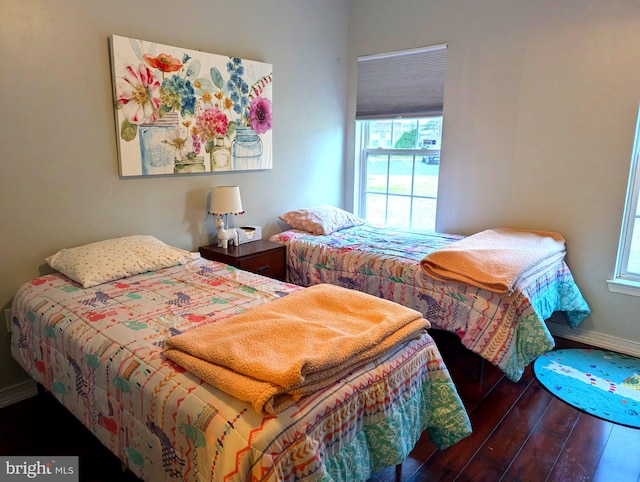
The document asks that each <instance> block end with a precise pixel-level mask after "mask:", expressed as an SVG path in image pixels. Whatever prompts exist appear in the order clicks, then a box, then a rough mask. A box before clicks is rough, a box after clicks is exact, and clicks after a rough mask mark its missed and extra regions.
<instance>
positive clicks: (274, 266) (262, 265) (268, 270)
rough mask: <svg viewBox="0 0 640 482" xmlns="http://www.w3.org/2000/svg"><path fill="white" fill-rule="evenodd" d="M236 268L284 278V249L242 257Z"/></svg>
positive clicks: (280, 278)
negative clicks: (246, 257)
mask: <svg viewBox="0 0 640 482" xmlns="http://www.w3.org/2000/svg"><path fill="white" fill-rule="evenodd" d="M238 268H240V269H244V270H245V271H251V272H252V273H258V274H262V275H264V276H269V277H270V278H276V279H279V280H284V279H285V276H286V273H285V259H284V250H281V249H278V250H276V251H271V252H269V253H265V254H260V255H257V256H254V257H252V258H248V259H242V260H240V262H239V263H238Z"/></svg>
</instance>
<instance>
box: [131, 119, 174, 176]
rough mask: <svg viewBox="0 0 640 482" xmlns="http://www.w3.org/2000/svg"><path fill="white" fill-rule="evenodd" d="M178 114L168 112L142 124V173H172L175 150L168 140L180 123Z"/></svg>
mask: <svg viewBox="0 0 640 482" xmlns="http://www.w3.org/2000/svg"><path fill="white" fill-rule="evenodd" d="M178 120H179V119H178V114H177V113H176V112H168V113H167V114H165V115H164V116H163V117H161V118H159V119H157V120H155V121H153V122H149V123H145V124H141V125H140V157H141V158H142V174H143V175H145V176H147V175H153V174H171V173H172V172H173V158H174V152H173V149H172V148H171V146H170V144H169V143H168V142H167V140H168V139H169V136H170V135H171V133H172V132H173V131H174V129H175V128H176V126H177V125H178Z"/></svg>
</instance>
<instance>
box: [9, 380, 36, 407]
mask: <svg viewBox="0 0 640 482" xmlns="http://www.w3.org/2000/svg"><path fill="white" fill-rule="evenodd" d="M37 394H38V385H37V384H36V382H35V381H33V380H27V381H25V382H22V383H16V384H15V385H13V386H11V387H8V388H4V389H2V390H0V408H3V407H7V406H9V405H12V404H14V403H18V402H21V401H22V400H26V399H27V398H31V397H35V396H36V395H37Z"/></svg>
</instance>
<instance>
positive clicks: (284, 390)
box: [164, 284, 430, 414]
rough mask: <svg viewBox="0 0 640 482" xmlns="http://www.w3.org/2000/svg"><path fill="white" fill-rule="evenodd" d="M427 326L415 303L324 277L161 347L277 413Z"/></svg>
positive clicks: (208, 377)
mask: <svg viewBox="0 0 640 482" xmlns="http://www.w3.org/2000/svg"><path fill="white" fill-rule="evenodd" d="M429 326H430V325H429V322H428V321H427V320H425V319H424V318H423V317H422V314H421V313H419V312H418V311H415V310H412V309H409V308H406V307H403V306H401V305H398V304H396V303H393V302H391V301H387V300H384V299H381V298H377V297H375V296H372V295H368V294H365V293H361V292H358V291H353V290H349V289H347V288H341V287H339V286H333V285H328V284H320V285H315V286H311V287H309V288H304V289H302V290H300V291H296V292H294V293H291V294H289V295H287V296H284V297H283V298H279V299H277V300H274V301H271V302H269V303H265V304H263V305H259V306H255V307H253V308H249V309H248V310H246V311H244V312H242V313H240V314H238V315H234V316H232V317H230V318H226V319H224V320H220V321H217V322H215V323H212V324H210V325H206V326H202V327H198V328H195V329H192V330H189V331H187V332H185V333H182V334H179V335H176V336H173V337H171V338H168V339H167V341H166V344H165V349H164V354H165V355H166V356H167V357H168V358H170V359H171V360H173V361H175V362H176V363H178V364H179V365H181V366H183V367H184V368H186V369H187V370H188V371H190V372H192V373H194V374H195V375H197V376H198V377H200V378H201V379H203V380H205V381H206V382H208V383H210V384H211V385H213V386H215V387H216V388H218V389H220V390H222V391H224V392H226V393H229V394H230V395H233V396H234V397H236V398H239V399H241V400H245V401H248V402H251V403H252V404H253V406H254V408H255V409H256V411H257V412H258V413H261V414H266V413H272V414H274V413H278V412H281V411H282V410H284V409H285V408H287V407H289V406H290V405H292V404H293V403H295V402H296V401H297V400H299V399H300V398H301V397H302V396H304V395H307V394H309V393H313V392H315V391H317V390H320V389H321V388H324V387H326V386H329V385H330V384H332V383H334V382H336V381H337V380H339V379H340V378H342V377H343V376H345V375H346V374H348V373H349V372H350V371H351V370H353V369H354V368H357V367H359V366H361V365H363V364H365V363H366V362H368V361H370V360H372V359H374V358H376V357H378V356H380V355H381V354H383V353H385V352H387V351H388V350H390V349H391V348H393V347H395V346H397V345H398V344H400V343H403V342H405V341H408V340H411V339H415V338H419V337H420V336H422V334H423V333H425V331H426V329H427V328H429Z"/></svg>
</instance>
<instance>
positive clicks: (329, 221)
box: [278, 204, 365, 234]
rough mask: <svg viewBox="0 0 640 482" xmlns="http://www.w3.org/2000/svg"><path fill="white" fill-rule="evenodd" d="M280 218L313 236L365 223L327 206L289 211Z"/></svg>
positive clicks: (338, 209) (360, 219) (348, 213)
mask: <svg viewBox="0 0 640 482" xmlns="http://www.w3.org/2000/svg"><path fill="white" fill-rule="evenodd" d="M278 217H279V218H280V219H281V220H282V221H284V222H285V223H287V224H288V225H289V226H291V227H292V228H294V229H301V230H303V231H307V232H309V233H311V234H331V233H333V232H335V231H339V230H341V229H345V228H350V227H352V226H359V225H361V224H364V222H365V221H364V219H362V218H359V217H358V216H355V215H353V214H351V213H350V212H348V211H345V210H343V209H340V208H337V207H335V206H329V205H326V204H323V205H321V206H315V207H311V208H305V209H297V210H295V211H289V212H287V213H284V214H282V215H280V216H278Z"/></svg>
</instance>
